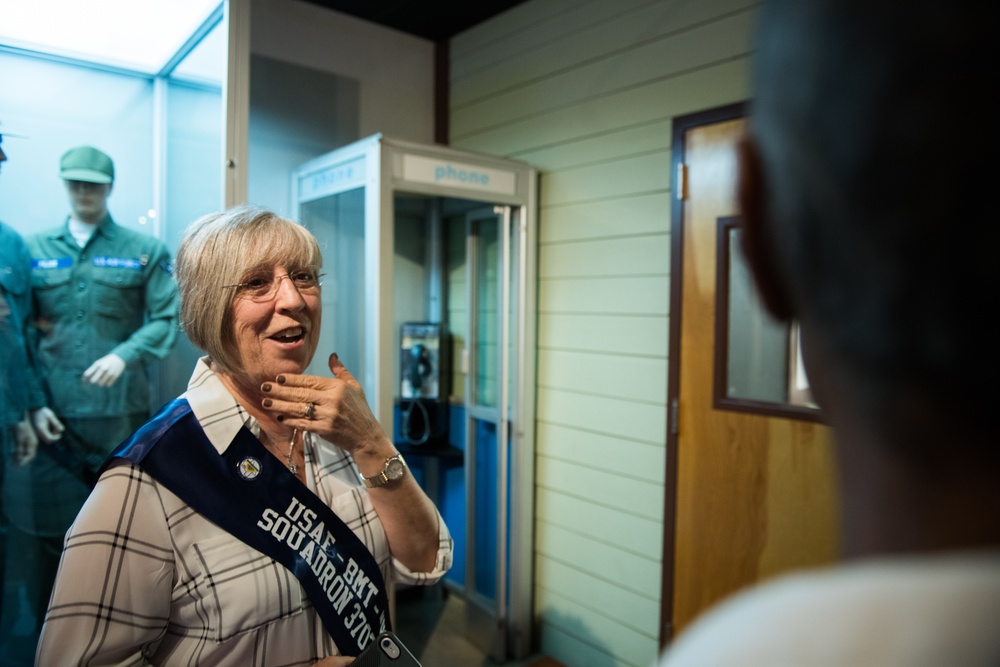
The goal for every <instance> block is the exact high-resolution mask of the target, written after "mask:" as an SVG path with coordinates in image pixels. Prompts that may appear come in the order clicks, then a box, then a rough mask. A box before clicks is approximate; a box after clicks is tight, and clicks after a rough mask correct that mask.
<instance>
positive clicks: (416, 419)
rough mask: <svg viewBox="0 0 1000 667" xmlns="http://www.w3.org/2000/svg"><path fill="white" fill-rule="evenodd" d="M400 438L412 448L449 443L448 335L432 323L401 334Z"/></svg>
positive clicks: (418, 324) (416, 325)
mask: <svg viewBox="0 0 1000 667" xmlns="http://www.w3.org/2000/svg"><path fill="white" fill-rule="evenodd" d="M399 347H400V369H399V370H400V373H399V377H400V390H399V397H400V401H399V424H398V426H399V436H400V438H401V439H402V440H403V442H406V443H407V444H410V445H423V444H427V443H441V444H444V443H447V436H448V391H447V388H446V385H447V379H448V369H447V363H446V362H447V359H448V350H447V347H448V346H447V334H446V332H445V329H444V326H443V325H442V324H439V323H431V322H406V323H404V324H403V325H402V327H401V330H400V346H399Z"/></svg>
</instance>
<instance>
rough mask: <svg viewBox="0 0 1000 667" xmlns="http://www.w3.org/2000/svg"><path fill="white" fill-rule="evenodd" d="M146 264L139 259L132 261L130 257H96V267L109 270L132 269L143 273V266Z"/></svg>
mask: <svg viewBox="0 0 1000 667" xmlns="http://www.w3.org/2000/svg"><path fill="white" fill-rule="evenodd" d="M143 264H144V262H142V261H140V260H138V259H131V258H128V257H95V258H94V266H100V267H104V268H107V269H132V270H133V271H142V265H143Z"/></svg>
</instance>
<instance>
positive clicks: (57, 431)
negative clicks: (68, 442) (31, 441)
mask: <svg viewBox="0 0 1000 667" xmlns="http://www.w3.org/2000/svg"><path fill="white" fill-rule="evenodd" d="M31 421H32V423H33V424H34V425H35V432H36V433H37V434H38V437H39V438H41V439H42V442H44V443H45V444H52V443H53V442H56V441H57V440H59V438H61V437H62V434H63V431H65V430H66V427H65V426H63V423H62V422H61V421H59V418H58V417H56V413H54V412H52V410H50V409H49V408H38V409H37V410H35V411H33V412H32V413H31Z"/></svg>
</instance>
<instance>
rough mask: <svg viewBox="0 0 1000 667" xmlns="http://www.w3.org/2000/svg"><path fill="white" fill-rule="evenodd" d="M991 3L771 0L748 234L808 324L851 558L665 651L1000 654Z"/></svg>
mask: <svg viewBox="0 0 1000 667" xmlns="http://www.w3.org/2000/svg"><path fill="white" fill-rule="evenodd" d="M998 17H1000V5H998V4H997V3H995V2H985V1H983V0H955V1H954V2H951V3H946V4H943V3H940V2H931V1H930V0H914V1H913V2H909V3H899V2H895V1H893V0H864V1H862V0H765V1H764V2H763V4H762V6H761V10H760V16H759V23H758V34H757V38H756V39H757V44H758V48H757V50H756V51H755V53H754V61H755V62H754V69H755V79H754V86H753V87H754V97H753V100H752V103H751V118H750V123H749V129H748V132H747V137H746V138H745V140H744V142H743V143H742V144H741V146H740V149H739V163H740V179H739V181H740V192H739V200H740V209H741V214H742V221H743V236H742V239H743V249H744V251H745V254H746V259H747V263H748V265H749V266H750V268H751V272H752V273H753V276H754V278H755V282H756V284H757V286H758V288H759V290H760V295H761V297H762V300H763V301H764V303H765V305H766V306H767V308H768V310H769V311H770V312H771V313H772V314H773V315H775V316H776V317H778V318H780V319H782V320H786V321H796V322H798V323H799V325H800V328H801V342H802V353H803V359H804V362H805V366H806V370H807V372H808V374H809V380H810V384H811V386H812V389H813V394H814V396H815V397H816V398H817V401H818V402H819V404H820V405H821V407H822V408H823V410H824V412H825V415H826V417H827V419H828V420H829V422H830V424H831V425H832V426H833V433H834V443H835V448H834V449H835V456H836V463H837V487H838V494H839V497H840V508H841V526H842V534H841V544H842V551H843V556H844V558H845V560H846V564H841V565H837V566H833V567H830V568H829V569H827V570H819V571H814V572H810V573H804V574H798V575H790V576H786V577H784V578H781V579H777V580H775V581H773V582H771V583H768V584H764V585H762V586H759V587H757V588H755V589H751V590H749V591H747V592H744V593H742V594H740V595H738V596H737V597H736V598H734V599H732V600H730V601H728V602H725V603H723V604H721V605H720V606H719V607H717V608H716V609H715V610H712V611H710V612H708V613H706V615H705V617H704V619H703V620H700V621H697V622H696V623H695V624H694V625H693V626H692V627H691V628H690V629H689V630H687V631H686V632H683V633H682V634H681V635H680V636H679V637H678V638H677V640H676V641H675V642H674V644H673V645H672V647H671V648H670V650H668V652H667V654H666V655H665V657H664V660H663V664H664V665H667V666H669V667H682V666H683V667H687V666H689V665H691V666H693V665H697V667H711V666H713V665H754V666H783V665H796V666H797V665H808V666H814V665H831V666H832V665H851V666H852V667H854V666H859V665H860V666H866V665H872V666H874V665H879V666H880V667H881V666H886V665H889V666H896V665H900V666H901V665H907V666H912V665H949V666H959V665H960V666H962V667H967V666H968V667H972V666H975V667H980V666H982V667H986V666H987V665H1000V622H998V621H997V618H1000V616H998V613H1000V438H998V436H997V431H996V425H995V423H994V422H995V419H994V417H993V414H994V413H995V405H996V403H997V401H998V400H1000V385H998V383H997V378H998V377H1000V355H997V354H996V352H995V345H996V343H995V333H994V329H995V327H994V325H993V313H992V311H993V308H991V307H990V306H988V305H987V304H991V303H994V302H995V301H996V295H997V292H998V291H1000V273H998V272H997V270H996V248H997V247H998V246H1000V226H998V225H997V224H996V221H995V218H996V215H995V213H994V212H993V204H992V202H991V201H990V198H989V197H988V196H984V195H985V193H988V192H990V191H991V189H990V186H989V184H990V183H992V182H994V181H996V179H997V177H998V176H1000V167H998V164H997V161H996V159H995V158H994V157H993V156H994V154H995V153H996V150H997V149H998V148H1000V126H998V125H997V123H996V122H995V120H994V119H993V118H992V117H991V115H995V112H994V109H995V104H994V103H993V102H992V101H991V100H992V96H993V95H994V94H995V91H996V90H997V88H998V85H1000V81H998V80H1000V68H997V67H996V66H995V64H994V61H995V54H994V53H993V52H994V51H995V46H994V44H995V42H996V32H997V28H998V27H1000V19H998ZM956 122H960V123H961V124H962V126H963V127H965V128H974V129H975V132H974V135H973V133H970V134H969V135H968V136H963V137H954V136H951V135H950V133H949V131H948V128H949V127H952V126H954V124H955V123H956Z"/></svg>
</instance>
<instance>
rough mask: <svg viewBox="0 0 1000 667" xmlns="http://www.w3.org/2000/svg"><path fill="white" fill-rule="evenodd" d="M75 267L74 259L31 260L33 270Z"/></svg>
mask: <svg viewBox="0 0 1000 667" xmlns="http://www.w3.org/2000/svg"><path fill="white" fill-rule="evenodd" d="M71 266H73V258H72V257H52V258H49V259H33V260H31V268H33V269H66V268H69V267H71Z"/></svg>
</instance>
